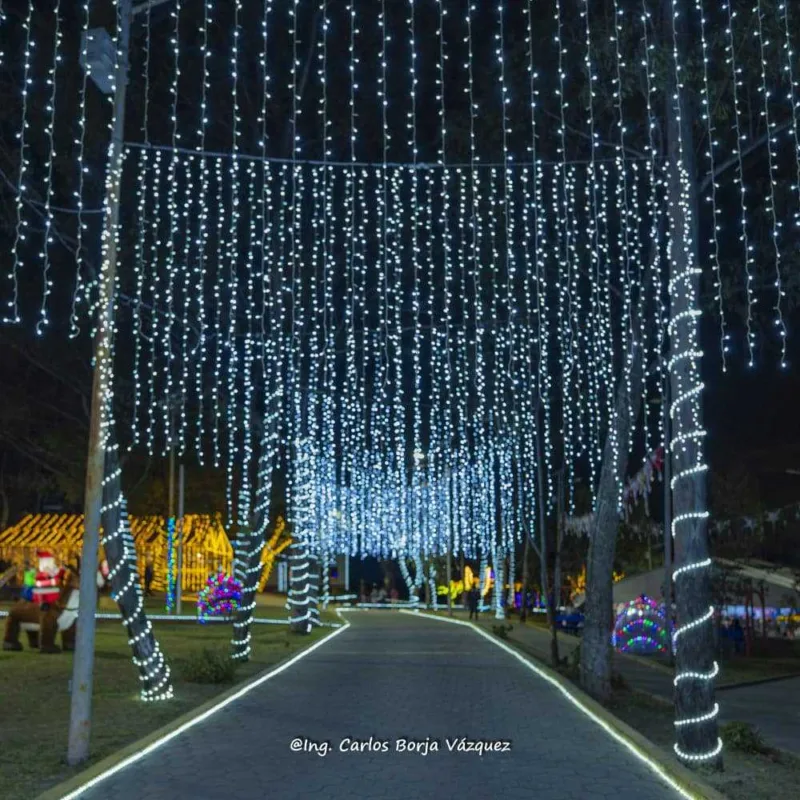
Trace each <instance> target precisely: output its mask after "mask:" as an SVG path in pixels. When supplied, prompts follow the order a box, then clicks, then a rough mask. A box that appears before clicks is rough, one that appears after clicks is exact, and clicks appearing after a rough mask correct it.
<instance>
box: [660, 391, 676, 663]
mask: <svg viewBox="0 0 800 800" xmlns="http://www.w3.org/2000/svg"><path fill="white" fill-rule="evenodd" d="M669 388H670V387H669V376H667V378H666V380H665V381H664V398H663V409H662V412H663V414H664V610H665V612H666V617H667V631H668V633H669V658H670V661H672V660H673V657H674V651H673V647H672V486H671V485H670V484H671V483H672V460H671V458H670V453H669V443H670V441H671V438H670V437H671V436H672V431H671V427H670V418H669V397H670V391H669Z"/></svg>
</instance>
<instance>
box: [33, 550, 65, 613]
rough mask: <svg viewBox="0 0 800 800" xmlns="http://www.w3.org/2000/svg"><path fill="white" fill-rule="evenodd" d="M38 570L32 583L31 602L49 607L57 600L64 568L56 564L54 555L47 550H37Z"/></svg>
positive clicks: (42, 606)
mask: <svg viewBox="0 0 800 800" xmlns="http://www.w3.org/2000/svg"><path fill="white" fill-rule="evenodd" d="M36 557H37V558H38V559H39V570H38V572H37V573H36V581H35V583H34V585H33V602H34V603H36V604H37V605H38V606H40V607H41V608H45V609H46V608H49V607H50V606H51V605H53V603H55V602H57V601H58V595H59V592H60V591H61V583H62V581H63V579H64V570H63V568H61V567H59V566H58V565H57V564H56V559H55V556H54V555H53V554H52V553H51V552H50V551H49V550H38V551H37V553H36Z"/></svg>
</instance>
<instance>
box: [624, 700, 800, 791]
mask: <svg viewBox="0 0 800 800" xmlns="http://www.w3.org/2000/svg"><path fill="white" fill-rule="evenodd" d="M609 710H610V711H611V712H612V713H614V714H615V715H616V716H617V717H619V718H620V719H621V720H623V721H624V722H627V723H628V725H630V726H631V727H632V728H635V729H636V730H637V731H639V732H640V733H642V734H643V735H644V736H646V737H647V738H648V739H649V740H650V741H651V742H653V743H654V744H656V745H658V746H659V747H661V748H662V749H664V750H665V751H666V752H671V750H672V743H673V741H674V737H673V709H672V706H671V705H667V704H666V703H662V702H660V701H658V700H655V699H653V698H650V697H648V696H647V695H643V694H640V693H638V692H632V691H629V690H624V691H620V692H617V693H615V696H614V700H613V702H612V705H611V706H610V707H609ZM723 753H724V770H723V772H721V773H715V772H711V771H708V770H704V771H702V772H700V774H701V775H702V777H703V779H704V780H705V781H706V782H707V783H709V784H711V785H712V786H713V787H714V788H715V789H717V791H719V792H722V794H724V795H725V796H726V797H728V798H730V800H774V799H775V798H779V797H781V798H782V797H787V798H788V797H797V796H798V786H800V760H798V759H797V758H795V757H794V756H791V755H789V754H784V753H780V752H774V753H772V754H770V755H750V754H746V753H738V752H736V751H734V750H732V749H731V748H726V749H725V750H724V751H723Z"/></svg>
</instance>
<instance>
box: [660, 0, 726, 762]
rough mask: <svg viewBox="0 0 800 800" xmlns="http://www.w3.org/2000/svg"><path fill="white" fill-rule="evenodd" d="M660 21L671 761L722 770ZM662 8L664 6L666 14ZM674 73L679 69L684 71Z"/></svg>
mask: <svg viewBox="0 0 800 800" xmlns="http://www.w3.org/2000/svg"><path fill="white" fill-rule="evenodd" d="M664 5H665V9H664V17H665V22H666V25H665V27H666V29H667V31H669V32H670V33H671V40H670V44H671V46H672V60H673V64H672V69H671V80H670V81H669V83H670V84H671V85H670V91H669V92H668V94H667V108H666V116H667V156H668V161H669V164H668V168H667V193H668V199H669V209H670V214H669V223H670V230H669V234H670V236H669V245H668V255H669V258H670V280H669V287H668V288H669V296H670V317H669V325H668V326H667V334H668V336H669V352H670V359H669V363H668V367H669V377H670V397H671V400H672V402H671V404H670V407H669V415H670V419H671V422H672V440H671V442H670V448H669V449H670V453H669V457H670V459H671V465H672V476H673V477H672V480H671V488H672V514H673V516H672V538H673V541H674V545H675V560H674V563H675V567H676V568H675V571H674V572H673V580H674V581H675V600H676V606H677V614H678V620H677V627H676V629H675V632H674V634H673V643H674V648H675V664H676V675H675V714H676V719H675V731H676V736H677V742H676V743H675V746H674V747H675V753H676V754H677V756H678V758H679V759H680V760H681V761H683V762H685V763H687V764H696V763H706V764H709V765H713V766H717V767H720V766H721V764H722V757H721V753H722V740H721V739H720V738H719V735H718V730H717V715H718V712H719V706H718V705H717V704H716V703H715V701H714V678H715V677H716V674H717V672H718V666H717V662H716V661H715V660H714V624H713V618H714V608H713V606H712V604H711V599H712V594H711V569H710V567H711V559H710V558H709V555H708V530H707V529H708V511H707V510H706V473H707V469H708V468H707V465H706V463H705V459H704V455H703V438H704V437H705V431H704V430H703V424H702V404H701V393H702V391H703V383H702V381H701V378H700V361H701V358H702V355H703V354H702V352H701V350H700V345H699V341H698V333H699V331H698V328H699V319H700V316H701V311H700V301H699V298H700V275H701V269H700V267H699V265H698V251H697V243H698V236H697V213H698V207H697V206H698V196H697V189H696V184H695V182H694V180H693V176H694V142H693V137H692V130H691V122H690V119H691V115H690V112H689V107H690V98H689V93H688V92H687V91H686V90H685V89H684V86H683V83H682V77H681V74H682V73H681V71H682V69H683V68H684V67H685V65H686V64H687V63H688V58H687V56H686V53H685V47H686V36H687V31H686V23H685V17H684V16H682V15H677V14H676V13H675V12H676V9H675V0H670V2H669V3H668V2H666V0H665V3H664ZM666 6H669V8H667V7H666ZM682 65H684V66H683V67H682Z"/></svg>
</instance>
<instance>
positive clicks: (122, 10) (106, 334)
mask: <svg viewBox="0 0 800 800" xmlns="http://www.w3.org/2000/svg"><path fill="white" fill-rule="evenodd" d="M118 9H119V36H118V40H117V60H116V65H115V69H114V112H113V121H112V125H111V142H110V144H109V149H108V165H107V168H106V169H107V171H106V181H105V184H106V185H105V202H104V206H105V213H104V219H103V232H102V238H101V243H102V254H103V259H102V266H101V273H100V287H99V288H100V301H99V304H98V319H97V334H96V337H95V351H94V375H93V379H92V408H91V418H90V424H89V454H88V459H87V464H86V490H85V499H84V515H85V516H84V533H83V549H82V552H81V575H80V600H79V605H78V621H77V626H78V627H77V633H76V640H75V655H74V658H73V662H72V697H71V700H70V718H69V741H68V745H67V763H68V764H70V765H71V766H74V765H75V764H80V763H81V762H82V761H85V760H86V759H87V758H88V757H89V736H90V733H91V726H92V682H93V677H94V675H93V673H94V639H95V611H96V608H97V579H96V575H97V560H98V550H99V549H100V515H101V512H100V509H101V507H102V504H103V478H104V471H105V446H106V439H107V433H108V431H107V426H108V424H109V422H110V420H109V419H108V417H107V415H108V414H109V413H110V411H111V409H110V408H109V405H110V402H111V397H112V391H113V385H112V384H113V369H114V364H113V356H112V352H113V341H114V291H115V286H116V281H117V226H118V223H119V200H120V189H121V183H122V153H123V147H124V142H125V100H126V95H127V89H128V57H129V51H130V41H131V17H132V14H131V12H132V3H131V0H118Z"/></svg>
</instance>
